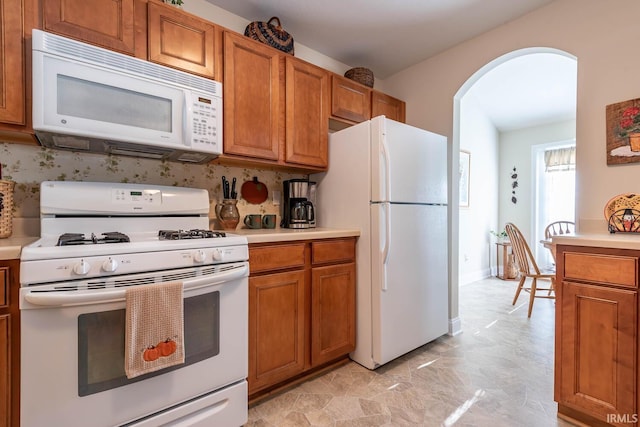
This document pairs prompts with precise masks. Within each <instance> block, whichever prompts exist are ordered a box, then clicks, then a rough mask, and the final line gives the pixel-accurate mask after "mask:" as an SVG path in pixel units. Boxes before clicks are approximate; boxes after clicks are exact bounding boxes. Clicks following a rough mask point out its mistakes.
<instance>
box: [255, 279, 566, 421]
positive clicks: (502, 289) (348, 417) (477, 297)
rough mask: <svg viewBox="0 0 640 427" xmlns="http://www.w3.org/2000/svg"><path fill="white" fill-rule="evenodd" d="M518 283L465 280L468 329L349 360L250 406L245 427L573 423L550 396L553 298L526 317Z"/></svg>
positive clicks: (538, 304) (463, 314)
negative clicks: (380, 357)
mask: <svg viewBox="0 0 640 427" xmlns="http://www.w3.org/2000/svg"><path fill="white" fill-rule="evenodd" d="M515 288H516V282H514V281H502V280H498V279H493V278H492V279H487V280H482V281H479V282H475V283H472V284H468V285H465V286H462V288H461V289H460V317H461V320H462V329H463V333H461V334H459V335H457V336H455V337H449V336H443V337H441V338H439V339H437V340H435V341H433V342H431V343H429V344H426V345H424V346H422V347H420V348H418V349H416V350H414V351H412V352H411V353H409V354H406V355H405V356H402V357H400V358H399V359H396V360H394V361H392V362H390V363H388V364H386V365H384V366H382V367H380V368H378V369H376V370H375V371H370V370H368V369H366V368H364V367H362V366H360V365H358V364H357V363H354V362H350V363H348V364H346V365H344V366H342V367H340V368H338V369H336V370H334V371H331V372H329V373H327V374H325V375H323V376H321V377H318V378H315V379H313V380H310V381H307V382H305V383H302V384H300V385H298V386H297V387H295V388H292V389H290V390H288V391H287V392H285V393H282V394H279V395H277V396H275V397H273V398H271V399H269V400H266V401H263V402H261V403H260V404H258V405H256V406H254V407H252V408H250V410H249V422H248V423H247V426H249V427H253V426H277V427H284V426H335V427H338V426H366V427H369V426H428V427H430V426H434V427H435V426H474V427H483V426H491V427H494V426H495V427H502V426H504V427H513V426H518V427H521V426H522V427H524V426H532V427H538V426H539V427H554V426H561V427H565V426H570V424H569V423H567V422H565V421H563V420H560V419H558V418H557V417H556V408H557V406H556V403H555V402H554V401H553V336H554V321H553V310H554V301H553V300H547V299H537V300H536V302H535V304H534V307H533V314H532V316H531V319H527V305H526V302H527V297H528V294H525V295H521V296H520V299H519V301H518V303H517V304H516V305H515V306H512V305H511V300H512V298H513V295H514V292H515ZM399 332H400V331H399Z"/></svg>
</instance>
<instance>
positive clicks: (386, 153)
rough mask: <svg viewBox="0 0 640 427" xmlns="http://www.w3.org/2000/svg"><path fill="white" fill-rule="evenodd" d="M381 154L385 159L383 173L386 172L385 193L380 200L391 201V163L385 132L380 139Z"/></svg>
mask: <svg viewBox="0 0 640 427" xmlns="http://www.w3.org/2000/svg"><path fill="white" fill-rule="evenodd" d="M380 155H381V156H382V159H383V161H384V166H383V165H381V166H383V168H384V169H383V171H382V172H383V173H384V188H383V191H384V193H383V194H381V195H380V200H384V201H387V202H390V201H391V196H390V195H389V191H390V189H391V176H390V171H391V164H390V160H389V151H388V150H387V140H386V138H385V134H384V133H383V134H382V140H381V141H380Z"/></svg>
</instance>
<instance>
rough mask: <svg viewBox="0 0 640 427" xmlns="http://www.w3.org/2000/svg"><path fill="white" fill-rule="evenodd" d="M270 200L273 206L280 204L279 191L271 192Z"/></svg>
mask: <svg viewBox="0 0 640 427" xmlns="http://www.w3.org/2000/svg"><path fill="white" fill-rule="evenodd" d="M271 200H272V201H273V206H280V192H279V191H273V192H271Z"/></svg>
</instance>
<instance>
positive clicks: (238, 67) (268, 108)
mask: <svg viewBox="0 0 640 427" xmlns="http://www.w3.org/2000/svg"><path fill="white" fill-rule="evenodd" d="M280 69H281V66H280V55H279V53H278V52H277V51H276V50H274V49H272V48H270V47H268V46H265V45H262V44H260V43H257V42H255V41H253V40H251V39H248V38H246V37H244V36H242V35H240V34H235V33H231V32H228V31H226V32H225V33H224V85H223V91H224V96H223V102H224V153H225V154H235V155H241V156H248V157H255V158H259V159H267V160H278V157H279V151H278V148H279V142H280V133H279V126H278V124H279V111H280V101H281V99H280V92H281V89H280Z"/></svg>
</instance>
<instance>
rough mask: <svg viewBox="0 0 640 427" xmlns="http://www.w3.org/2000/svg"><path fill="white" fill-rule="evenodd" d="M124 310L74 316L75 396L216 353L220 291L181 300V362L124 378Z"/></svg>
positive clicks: (193, 361) (196, 360) (217, 348)
mask: <svg viewBox="0 0 640 427" xmlns="http://www.w3.org/2000/svg"><path fill="white" fill-rule="evenodd" d="M124 345H125V310H124V309H121V310H111V311H102V312H96V313H86V314H82V315H80V316H78V395H79V396H88V395H90V394H94V393H99V392H101V391H105V390H110V389H113V388H116V387H120V386H123V385H127V384H131V383H134V382H137V381H142V380H144V379H147V378H151V377H153V376H156V375H162V374H164V373H166V372H169V371H172V370H175V369H180V368H182V367H184V366H188V365H191V364H193V363H197V362H200V361H201V360H205V359H208V358H210V357H213V356H216V355H217V354H219V353H220V292H219V291H216V292H211V293H208V294H204V295H198V296H194V297H190V298H185V299H184V347H185V363H184V364H183V365H177V366H172V367H170V368H166V369H162V370H160V371H156V372H151V373H149V374H146V375H141V376H139V377H136V378H133V379H128V378H127V376H126V374H125V371H124Z"/></svg>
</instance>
